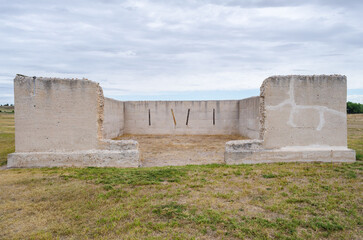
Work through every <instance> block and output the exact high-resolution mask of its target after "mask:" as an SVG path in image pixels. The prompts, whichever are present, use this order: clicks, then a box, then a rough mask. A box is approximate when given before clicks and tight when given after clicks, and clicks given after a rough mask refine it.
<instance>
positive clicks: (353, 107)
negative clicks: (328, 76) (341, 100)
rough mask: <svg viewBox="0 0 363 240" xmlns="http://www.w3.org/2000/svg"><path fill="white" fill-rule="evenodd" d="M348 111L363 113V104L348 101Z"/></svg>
mask: <svg viewBox="0 0 363 240" xmlns="http://www.w3.org/2000/svg"><path fill="white" fill-rule="evenodd" d="M347 113H363V104H360V103H353V102H347Z"/></svg>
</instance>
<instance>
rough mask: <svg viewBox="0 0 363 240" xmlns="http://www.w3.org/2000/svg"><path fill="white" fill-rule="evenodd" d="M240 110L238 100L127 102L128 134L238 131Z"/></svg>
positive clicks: (126, 123) (206, 133) (126, 128)
mask: <svg viewBox="0 0 363 240" xmlns="http://www.w3.org/2000/svg"><path fill="white" fill-rule="evenodd" d="M188 110H189V118H188ZM238 111H239V110H238V101H235V100H231V101H133V102H125V129H124V133H127V134H129V133H130V134H203V135H215V134H238V133H239V129H238V125H239V113H238ZM149 113H150V118H149ZM173 114H174V118H175V122H174V118H173ZM213 116H214V117H213ZM187 119H188V124H187ZM213 119H214V120H213ZM149 120H150V121H149Z"/></svg>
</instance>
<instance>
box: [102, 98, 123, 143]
mask: <svg viewBox="0 0 363 240" xmlns="http://www.w3.org/2000/svg"><path fill="white" fill-rule="evenodd" d="M103 115H104V117H103V118H104V119H103V138H105V139H111V138H115V137H118V136H121V135H122V134H123V132H124V102H121V101H117V100H114V99H111V98H105V106H104V113H103Z"/></svg>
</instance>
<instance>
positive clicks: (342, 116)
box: [261, 75, 347, 148]
mask: <svg viewBox="0 0 363 240" xmlns="http://www.w3.org/2000/svg"><path fill="white" fill-rule="evenodd" d="M261 98H262V105H261V113H262V114H261V119H262V122H261V139H263V140H264V147H265V148H281V147H285V146H308V145H329V146H345V147H346V146H347V127H346V77H345V76H339V75H330V76H327V75H319V76H295V75H292V76H275V77H270V78H268V79H266V80H265V81H264V83H263V84H262V87H261Z"/></svg>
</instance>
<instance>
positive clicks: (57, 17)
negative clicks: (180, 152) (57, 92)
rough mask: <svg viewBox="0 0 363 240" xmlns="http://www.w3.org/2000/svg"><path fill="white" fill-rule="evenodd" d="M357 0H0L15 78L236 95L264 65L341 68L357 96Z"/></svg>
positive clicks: (117, 94)
mask: <svg viewBox="0 0 363 240" xmlns="http://www.w3.org/2000/svg"><path fill="white" fill-rule="evenodd" d="M362 13H363V1H361V0H355V1H352V0H340V1H339V0H303V1H300V0H295V1H291V0H276V1H274V0H244V1H237V0H225V1H222V0H214V1H212V0H210V1H208V0H198V1H194V0H182V1H170V0H154V1H147V0H132V1H113V0H103V1H92V0H87V1H86V0H85V1H82V0H79V1H78V0H71V1H69V0H62V1H59V0H57V1H53V0H32V1H29V0H28V1H18V0H11V1H10V0H0V56H1V57H0V104H4V103H13V101H14V100H13V98H14V97H13V79H14V77H15V75H16V74H17V73H19V74H23V75H28V76H43V77H70V78H88V79H90V80H93V81H96V82H99V83H100V84H101V86H102V87H103V90H104V95H105V96H107V97H112V98H115V99H120V100H200V99H204V100H208V99H242V98H245V97H249V96H254V95H258V94H259V87H260V85H261V83H262V81H263V80H264V79H265V78H267V77H269V76H272V75H287V74H302V75H310V74H342V75H346V76H347V79H348V100H350V101H354V102H360V103H363V78H362V76H363V17H362Z"/></svg>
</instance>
